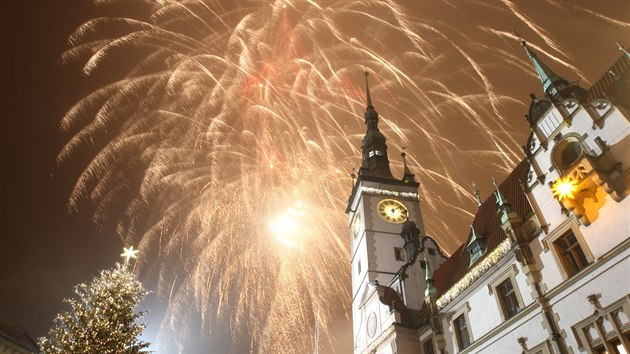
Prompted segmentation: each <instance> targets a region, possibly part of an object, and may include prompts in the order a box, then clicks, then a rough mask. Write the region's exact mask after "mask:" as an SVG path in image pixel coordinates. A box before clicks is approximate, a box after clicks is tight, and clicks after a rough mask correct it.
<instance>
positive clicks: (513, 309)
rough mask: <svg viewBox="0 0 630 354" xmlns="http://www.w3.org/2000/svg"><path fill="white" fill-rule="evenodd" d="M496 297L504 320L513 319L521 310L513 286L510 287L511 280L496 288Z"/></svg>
mask: <svg viewBox="0 0 630 354" xmlns="http://www.w3.org/2000/svg"><path fill="white" fill-rule="evenodd" d="M497 296H498V297H499V302H500V303H501V308H502V310H503V313H504V315H505V318H506V319H507V318H511V317H513V316H514V315H516V314H517V313H518V312H519V311H520V310H521V308H520V307H519V305H518V299H517V298H516V292H515V291H514V286H513V285H512V279H510V278H508V279H506V280H505V281H504V282H502V283H501V284H499V285H498V286H497Z"/></svg>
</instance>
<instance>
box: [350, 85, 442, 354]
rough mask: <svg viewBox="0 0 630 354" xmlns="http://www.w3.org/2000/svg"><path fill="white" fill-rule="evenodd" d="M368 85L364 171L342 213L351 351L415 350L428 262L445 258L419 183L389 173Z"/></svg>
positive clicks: (407, 174) (406, 172)
mask: <svg viewBox="0 0 630 354" xmlns="http://www.w3.org/2000/svg"><path fill="white" fill-rule="evenodd" d="M365 84H366V96H367V97H366V98H367V107H366V110H365V114H364V118H365V124H366V126H367V131H366V133H365V137H364V138H363V143H362V155H363V156H362V163H361V168H360V169H359V173H358V177H357V180H356V182H355V184H354V187H353V189H352V194H351V195H350V199H349V202H348V207H347V209H346V213H347V214H348V218H349V224H350V242H351V252H352V253H351V257H352V318H353V338H354V351H355V353H362V352H384V353H387V352H390V353H391V352H397V351H398V352H407V351H416V352H419V350H420V348H419V345H418V339H417V337H416V334H415V330H414V328H415V327H417V326H418V325H419V323H418V321H419V318H420V317H419V312H420V309H421V307H422V304H423V302H424V290H425V282H424V275H425V270H424V268H425V266H426V263H425V262H429V263H430V265H431V269H437V267H438V266H439V265H440V264H441V263H442V262H443V261H444V260H445V257H444V256H443V255H442V253H441V252H440V250H439V247H438V245H437V244H436V243H435V241H433V240H432V239H431V238H429V237H427V236H426V234H425V231H424V224H423V221H422V213H421V210H420V205H419V195H418V187H419V184H418V183H417V182H416V181H415V178H414V175H413V174H412V173H411V171H410V170H409V168H408V167H407V165H406V163H404V172H403V177H402V178H401V179H397V178H394V177H393V176H392V173H391V171H390V169H389V159H388V154H387V144H386V139H385V136H384V135H383V133H382V132H381V131H380V130H379V128H378V117H379V116H378V113H377V112H376V110H375V109H374V106H373V105H372V99H371V97H370V89H369V85H368V81H367V73H366V83H365ZM404 156H405V155H404V154H403V159H404ZM403 161H404V160H403Z"/></svg>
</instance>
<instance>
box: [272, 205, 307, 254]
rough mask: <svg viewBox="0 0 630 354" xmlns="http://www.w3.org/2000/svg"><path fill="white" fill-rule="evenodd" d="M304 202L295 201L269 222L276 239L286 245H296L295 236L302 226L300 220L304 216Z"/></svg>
mask: <svg viewBox="0 0 630 354" xmlns="http://www.w3.org/2000/svg"><path fill="white" fill-rule="evenodd" d="M302 207H303V204H302V202H301V201H297V202H295V204H294V205H293V206H292V207H289V208H288V209H287V210H286V211H285V212H282V213H280V214H278V215H277V216H276V217H275V218H274V219H273V220H271V221H270V222H269V229H271V232H272V234H273V235H274V236H275V239H276V240H277V241H278V242H279V243H281V244H282V245H284V246H286V247H289V248H291V247H294V246H295V245H296V240H295V238H296V237H297V235H298V232H299V230H300V227H301V223H300V220H301V219H302V218H304V210H303V209H302Z"/></svg>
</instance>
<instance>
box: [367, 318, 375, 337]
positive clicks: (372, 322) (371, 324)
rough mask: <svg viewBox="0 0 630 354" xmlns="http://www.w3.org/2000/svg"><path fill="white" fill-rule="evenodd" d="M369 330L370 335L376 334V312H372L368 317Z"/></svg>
mask: <svg viewBox="0 0 630 354" xmlns="http://www.w3.org/2000/svg"><path fill="white" fill-rule="evenodd" d="M367 332H368V336H370V337H374V335H375V334H376V314H375V313H374V312H372V313H371V314H370V315H369V316H368V319H367Z"/></svg>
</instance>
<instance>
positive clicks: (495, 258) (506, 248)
mask: <svg viewBox="0 0 630 354" xmlns="http://www.w3.org/2000/svg"><path fill="white" fill-rule="evenodd" d="M511 249H512V242H511V241H510V240H509V239H507V238H506V239H505V240H503V242H501V243H500V244H499V245H498V246H497V248H495V249H494V250H493V251H492V252H490V253H489V254H488V255H487V256H486V258H484V259H483V260H482V261H481V262H479V264H477V265H476V266H474V267H473V268H472V269H470V270H469V271H468V272H467V273H466V274H465V275H464V276H463V277H462V278H461V279H460V280H459V281H458V282H457V283H455V285H453V286H451V287H450V288H449V289H448V290H447V291H446V292H445V293H444V294H443V295H442V296H440V297H439V298H438V299H437V306H438V308H439V309H442V308H444V306H446V305H448V304H449V303H450V302H451V301H453V300H454V299H455V298H456V297H458V296H459V295H460V294H461V293H462V292H464V290H466V289H468V287H470V286H471V285H472V284H473V283H474V282H475V281H476V280H477V279H479V278H480V277H481V276H482V275H484V274H485V273H486V272H487V271H488V270H489V269H490V268H491V267H492V266H494V265H495V264H497V262H499V261H500V260H501V259H502V258H503V257H504V256H505V255H506V254H508V253H509V252H510V250H511Z"/></svg>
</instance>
